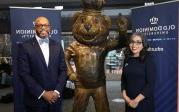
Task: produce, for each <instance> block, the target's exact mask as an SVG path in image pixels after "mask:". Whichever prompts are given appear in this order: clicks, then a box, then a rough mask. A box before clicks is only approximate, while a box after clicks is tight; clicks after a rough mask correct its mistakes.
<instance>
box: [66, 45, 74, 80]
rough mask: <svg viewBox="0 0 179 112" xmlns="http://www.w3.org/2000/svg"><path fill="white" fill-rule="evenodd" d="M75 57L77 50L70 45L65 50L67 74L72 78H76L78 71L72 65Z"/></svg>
mask: <svg viewBox="0 0 179 112" xmlns="http://www.w3.org/2000/svg"><path fill="white" fill-rule="evenodd" d="M74 57H75V51H74V49H73V48H72V47H71V46H69V47H68V48H67V49H66V50H65V62H66V65H67V75H68V76H69V79H70V80H76V73H75V71H74V70H73V68H72V65H71V60H72V59H73V58H74Z"/></svg>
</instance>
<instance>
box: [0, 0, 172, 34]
mask: <svg viewBox="0 0 179 112" xmlns="http://www.w3.org/2000/svg"><path fill="white" fill-rule="evenodd" d="M166 1H171V0H106V4H105V6H104V8H103V13H104V15H107V16H110V17H111V18H112V24H113V25H112V30H115V29H116V25H115V21H116V17H117V16H118V14H119V13H122V14H124V15H128V16H129V17H130V8H132V7H137V6H143V5H144V3H145V2H154V3H159V2H166ZM9 6H20V7H43V8H54V7H55V6H63V11H62V31H63V32H71V26H72V16H73V14H74V13H75V12H76V11H79V10H81V0H44V1H43V2H42V0H0V33H1V34H2V33H9V32H10V17H9V16H10V15H9ZM4 26H6V27H4Z"/></svg>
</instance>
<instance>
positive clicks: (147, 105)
mask: <svg viewBox="0 0 179 112" xmlns="http://www.w3.org/2000/svg"><path fill="white" fill-rule="evenodd" d="M153 64H154V63H153V59H152V56H151V55H149V56H146V57H145V59H144V60H143V61H141V60H140V58H139V57H130V58H128V59H127V60H125V63H124V67H123V73H122V78H121V89H122V90H126V93H127V96H129V98H131V99H135V98H136V97H137V96H138V95H139V94H142V95H144V97H145V98H144V99H143V100H142V101H141V102H140V103H139V105H138V106H137V108H136V109H132V108H130V107H129V106H128V105H127V104H126V112H154V101H153V87H154V73H155V70H154V65H153Z"/></svg>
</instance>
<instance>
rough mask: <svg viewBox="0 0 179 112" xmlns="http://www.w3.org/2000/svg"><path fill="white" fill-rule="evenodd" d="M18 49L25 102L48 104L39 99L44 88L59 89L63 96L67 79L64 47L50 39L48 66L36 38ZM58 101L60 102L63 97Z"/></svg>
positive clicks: (39, 104)
mask: <svg viewBox="0 0 179 112" xmlns="http://www.w3.org/2000/svg"><path fill="white" fill-rule="evenodd" d="M18 51H19V54H18V64H19V65H18V72H19V75H20V78H21V79H22V81H23V83H24V86H25V91H24V100H25V104H26V105H29V106H33V105H34V106H42V105H46V104H47V102H46V101H45V100H44V99H43V98H40V99H38V97H39V96H40V95H41V94H42V92H43V91H44V90H52V91H53V90H57V91H59V92H60V95H61V96H62V93H63V88H64V86H65V84H66V80H67V75H66V64H65V61H64V52H63V49H62V47H61V46H60V45H59V44H58V43H56V42H55V41H54V40H51V39H49V64H48V66H47V65H46V62H45V58H44V56H43V53H42V51H41V49H40V46H39V44H38V42H37V40H36V38H32V39H30V40H28V41H26V42H24V43H23V44H21V45H20V46H19V50H18ZM58 101H59V102H60V101H61V98H59V100H58Z"/></svg>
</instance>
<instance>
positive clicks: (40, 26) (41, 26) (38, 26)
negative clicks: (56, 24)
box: [35, 24, 50, 28]
mask: <svg viewBox="0 0 179 112" xmlns="http://www.w3.org/2000/svg"><path fill="white" fill-rule="evenodd" d="M35 27H37V28H43V27H44V28H49V27H50V25H46V24H44V25H43V24H37V25H35Z"/></svg>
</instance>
